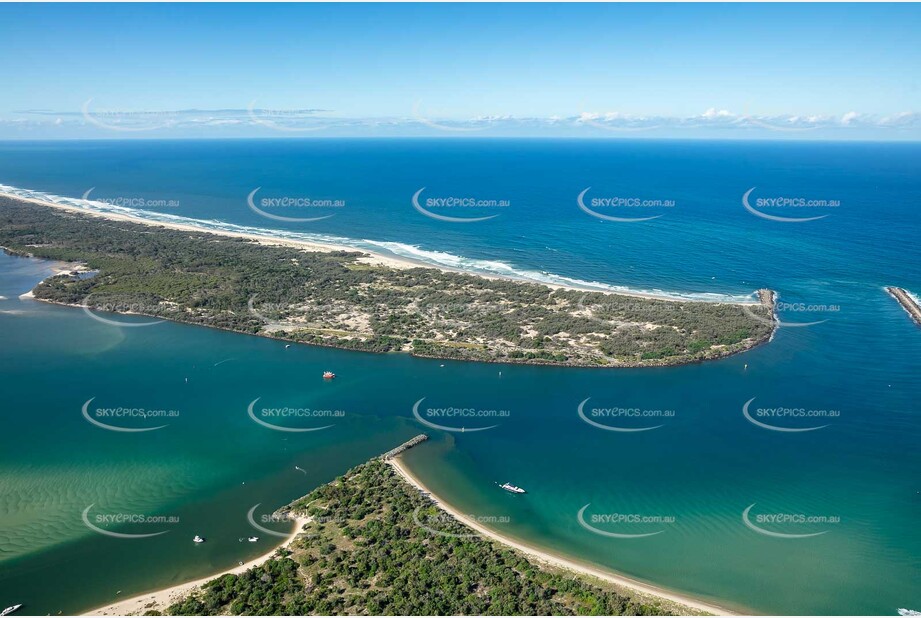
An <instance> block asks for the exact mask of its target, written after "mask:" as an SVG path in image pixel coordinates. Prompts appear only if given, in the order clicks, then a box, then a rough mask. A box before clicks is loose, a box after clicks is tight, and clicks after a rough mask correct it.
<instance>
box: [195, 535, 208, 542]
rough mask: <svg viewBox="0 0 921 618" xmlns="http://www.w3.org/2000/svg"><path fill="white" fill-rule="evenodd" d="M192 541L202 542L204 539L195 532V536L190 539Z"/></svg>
mask: <svg viewBox="0 0 921 618" xmlns="http://www.w3.org/2000/svg"><path fill="white" fill-rule="evenodd" d="M192 542H193V543H204V542H205V539H203V538H202V537H200V536H198V535H197V534H196V535H195V537H194V538H193V539H192Z"/></svg>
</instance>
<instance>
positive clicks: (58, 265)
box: [19, 262, 86, 298]
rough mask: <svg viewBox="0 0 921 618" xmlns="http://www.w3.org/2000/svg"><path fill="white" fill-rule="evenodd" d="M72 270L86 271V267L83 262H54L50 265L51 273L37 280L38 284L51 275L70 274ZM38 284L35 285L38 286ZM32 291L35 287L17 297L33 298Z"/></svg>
mask: <svg viewBox="0 0 921 618" xmlns="http://www.w3.org/2000/svg"><path fill="white" fill-rule="evenodd" d="M74 272H86V267H85V266H84V265H83V264H74V263H72V262H55V263H54V266H53V267H52V271H51V274H50V275H48V276H47V277H45V278H44V279H42V280H41V281H39V283H38V285H41V283H42V282H44V281H45V280H47V279H51V278H52V277H57V276H58V275H63V274H71V273H74ZM38 285H36V286H35V287H38ZM34 291H35V288H32V289H31V290H29V291H28V292H26V293H25V294H20V295H19V298H35V294H34V293H33V292H34Z"/></svg>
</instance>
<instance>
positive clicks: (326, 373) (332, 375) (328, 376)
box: [323, 371, 336, 380]
mask: <svg viewBox="0 0 921 618" xmlns="http://www.w3.org/2000/svg"><path fill="white" fill-rule="evenodd" d="M335 377H336V374H335V373H333V372H332V371H324V372H323V379H324V380H332V379H333V378H335Z"/></svg>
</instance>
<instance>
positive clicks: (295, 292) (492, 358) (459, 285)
mask: <svg viewBox="0 0 921 618" xmlns="http://www.w3.org/2000/svg"><path fill="white" fill-rule="evenodd" d="M0 214H2V216H3V219H2V221H0V246H2V247H4V248H6V250H8V251H9V252H11V253H15V254H20V255H33V256H35V257H41V258H46V259H54V260H59V261H68V262H72V263H75V264H80V265H82V266H83V267H85V268H86V269H88V270H91V271H92V272H93V273H94V275H93V276H89V277H81V276H75V275H66V274H65V275H60V276H55V277H51V278H49V279H48V280H46V281H44V282H42V283H41V284H40V285H39V286H38V287H37V288H36V289H35V290H34V297H35V298H36V299H38V300H43V301H48V302H53V303H59V304H65V305H71V306H78V307H82V308H84V309H85V310H86V311H88V312H90V313H92V314H94V315H104V314H107V313H122V314H135V315H147V316H154V317H158V318H162V319H169V320H174V321H179V322H187V323H192V324H198V325H204V326H210V327H215V328H223V329H226V330H232V331H235V332H241V333H246V334H254V335H261V336H266V337H273V338H278V339H283V340H286V341H293V342H299V343H308V344H312V345H320V346H331V347H338V348H345V349H355V350H363V351H369V352H391V351H400V352H408V353H411V354H413V355H415V356H422V357H430V358H439V359H457V360H468V361H479V362H502V363H525V364H549V365H568V366H580V367H650V366H668V365H679V364H685V363H693V362H700V361H704V360H712V359H716V358H722V357H725V356H729V355H732V354H736V353H739V352H743V351H745V350H748V349H750V348H752V347H754V346H756V345H759V344H761V343H764V342H766V341H769V340H770V337H771V335H772V334H773V332H774V330H775V328H776V320H775V319H774V316H773V312H772V310H771V307H770V304H771V303H770V302H769V301H768V299H772V298H773V293H771V292H770V291H769V290H762V291H759V293H758V294H759V297H760V302H756V301H753V302H752V303H750V304H749V303H746V304H734V303H717V302H703V301H675V300H664V299H660V298H653V297H649V296H644V295H636V296H629V295H625V294H613V293H605V292H597V291H594V292H593V291H586V290H582V289H578V288H567V287H562V286H548V285H542V284H536V283H526V282H522V281H518V280H511V279H502V278H499V277H483V276H480V275H473V274H466V273H460V272H455V271H450V270H442V269H436V268H432V267H424V268H423V267H420V266H419V265H418V264H414V263H410V262H405V261H402V260H398V259H395V258H393V257H390V256H383V255H378V254H373V255H372V254H368V253H363V252H356V251H354V250H352V249H348V248H344V247H336V246H329V245H318V244H315V243H309V242H303V241H300V240H291V239H286V238H273V237H265V236H253V235H249V234H241V233H235V232H226V233H225V232H221V233H216V232H214V231H204V230H202V229H200V228H197V227H195V226H193V225H187V224H170V223H162V222H159V221H145V220H143V219H139V218H135V217H128V216H124V215H119V214H113V213H93V212H87V211H85V210H83V209H80V208H77V207H76V206H69V205H64V204H57V203H49V202H42V201H39V200H29V199H23V198H19V197H15V196H4V197H0Z"/></svg>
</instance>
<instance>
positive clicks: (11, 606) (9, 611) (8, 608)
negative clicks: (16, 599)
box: [0, 603, 22, 616]
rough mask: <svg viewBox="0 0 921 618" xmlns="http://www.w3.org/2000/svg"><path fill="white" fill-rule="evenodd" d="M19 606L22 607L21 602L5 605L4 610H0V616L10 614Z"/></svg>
mask: <svg viewBox="0 0 921 618" xmlns="http://www.w3.org/2000/svg"><path fill="white" fill-rule="evenodd" d="M20 607H22V603H20V604H19V605H10V606H9V607H7V608H6V609H5V610H3V611H2V612H0V616H9V615H10V614H12V613H13V612H15V611H16V610H17V609H19V608H20Z"/></svg>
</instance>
